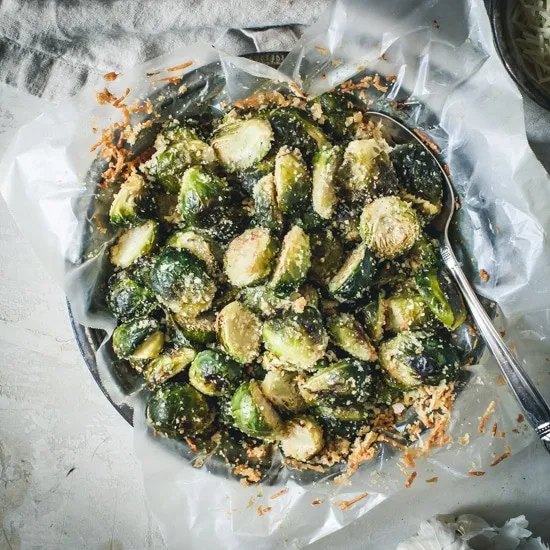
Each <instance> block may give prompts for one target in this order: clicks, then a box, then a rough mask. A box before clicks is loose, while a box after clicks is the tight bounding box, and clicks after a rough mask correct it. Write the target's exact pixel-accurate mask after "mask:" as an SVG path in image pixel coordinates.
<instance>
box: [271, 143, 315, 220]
mask: <svg viewBox="0 0 550 550" xmlns="http://www.w3.org/2000/svg"><path fill="white" fill-rule="evenodd" d="M275 189H276V192H277V202H278V204H279V209H280V210H281V212H282V213H283V214H284V215H288V216H291V217H292V216H299V215H300V214H302V213H303V212H304V211H305V210H306V209H307V208H308V206H309V200H310V195H311V178H310V176H309V173H308V170H307V165H306V163H305V162H304V160H303V158H302V155H301V153H300V151H299V150H298V149H294V150H292V149H290V148H289V147H286V146H285V147H281V149H279V152H278V153H277V157H276V158H275Z"/></svg>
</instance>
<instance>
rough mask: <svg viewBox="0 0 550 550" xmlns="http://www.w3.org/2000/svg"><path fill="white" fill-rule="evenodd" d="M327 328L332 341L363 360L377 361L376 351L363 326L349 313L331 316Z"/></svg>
mask: <svg viewBox="0 0 550 550" xmlns="http://www.w3.org/2000/svg"><path fill="white" fill-rule="evenodd" d="M327 329H328V332H329V334H330V336H331V338H332V341H333V342H334V343H335V344H336V345H337V346H338V347H339V348H342V349H343V350H344V351H346V352H347V353H349V354H350V355H351V356H353V357H356V358H357V359H361V360H363V361H375V360H376V351H375V349H374V346H373V345H372V344H371V341H370V339H369V337H368V336H367V335H366V334H365V331H364V330H363V327H361V325H360V324H359V323H358V321H357V320H356V319H355V318H354V317H353V316H352V315H350V314H349V313H340V314H338V315H334V316H333V317H330V318H329V320H328V321H327Z"/></svg>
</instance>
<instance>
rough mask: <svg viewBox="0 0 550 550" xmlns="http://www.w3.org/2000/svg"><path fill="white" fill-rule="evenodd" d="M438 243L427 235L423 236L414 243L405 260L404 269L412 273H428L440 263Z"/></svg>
mask: <svg viewBox="0 0 550 550" xmlns="http://www.w3.org/2000/svg"><path fill="white" fill-rule="evenodd" d="M438 259H439V256H438V254H437V241H435V240H433V239H430V238H429V237H428V236H427V235H426V234H422V235H421V236H420V238H419V239H418V240H417V241H416V243H414V245H413V247H412V248H411V249H410V250H409V252H407V255H406V256H405V258H404V262H403V263H404V267H406V268H407V269H408V270H409V271H410V272H411V273H417V272H419V271H421V270H422V271H427V270H428V269H430V268H431V267H433V266H435V265H436V264H437V263H438Z"/></svg>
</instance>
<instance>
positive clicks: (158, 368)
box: [143, 348, 196, 388]
mask: <svg viewBox="0 0 550 550" xmlns="http://www.w3.org/2000/svg"><path fill="white" fill-rule="evenodd" d="M195 355H196V352H195V350H194V349H192V348H178V349H176V350H173V351H172V352H170V353H163V354H162V355H158V356H157V357H155V358H154V359H153V360H152V361H151V362H150V363H149V364H148V365H147V367H146V369H145V372H144V373H143V377H144V378H145V383H146V384H147V386H148V387H149V388H156V387H157V386H160V385H161V384H164V383H165V382H166V381H167V380H170V378H173V377H174V376H176V375H177V374H179V373H180V372H183V371H184V369H185V368H186V367H187V366H188V365H189V364H190V363H191V361H193V359H194V358H195Z"/></svg>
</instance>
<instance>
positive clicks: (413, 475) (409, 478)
mask: <svg viewBox="0 0 550 550" xmlns="http://www.w3.org/2000/svg"><path fill="white" fill-rule="evenodd" d="M416 476H417V473H416V472H412V474H411V475H410V476H409V477H408V478H407V481H406V482H405V487H406V488H407V489H408V488H409V487H410V486H411V485H412V484H413V482H414V480H415V479H416Z"/></svg>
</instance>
